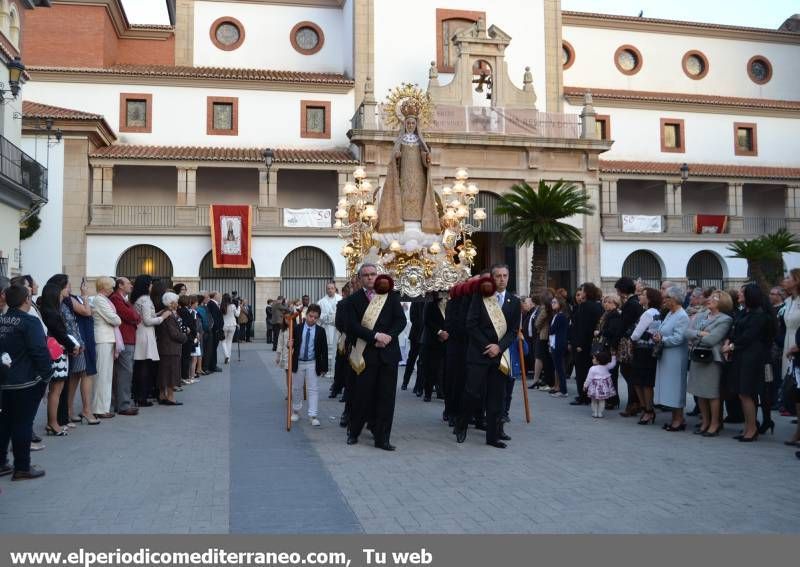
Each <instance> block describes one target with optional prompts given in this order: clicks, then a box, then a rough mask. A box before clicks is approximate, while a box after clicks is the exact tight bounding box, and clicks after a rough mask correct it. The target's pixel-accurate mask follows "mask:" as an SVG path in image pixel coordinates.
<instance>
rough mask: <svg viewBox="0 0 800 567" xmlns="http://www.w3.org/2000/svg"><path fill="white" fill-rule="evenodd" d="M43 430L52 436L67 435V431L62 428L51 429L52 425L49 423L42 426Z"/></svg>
mask: <svg viewBox="0 0 800 567" xmlns="http://www.w3.org/2000/svg"><path fill="white" fill-rule="evenodd" d="M44 432H45V433H46V434H47V435H48V436H50V435H52V436H54V437H66V436H67V435H69V433H67V432H66V431H64V430H63V429H59V430H55V429H53V428H52V427H50V426H49V425H48V426H47V427H45V428H44Z"/></svg>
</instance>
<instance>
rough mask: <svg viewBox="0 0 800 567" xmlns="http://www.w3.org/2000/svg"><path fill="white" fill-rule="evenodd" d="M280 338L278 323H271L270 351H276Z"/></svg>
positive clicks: (279, 325)
mask: <svg viewBox="0 0 800 567" xmlns="http://www.w3.org/2000/svg"><path fill="white" fill-rule="evenodd" d="M280 336H281V324H280V323H273V324H272V350H273V351H276V350H278V337H280Z"/></svg>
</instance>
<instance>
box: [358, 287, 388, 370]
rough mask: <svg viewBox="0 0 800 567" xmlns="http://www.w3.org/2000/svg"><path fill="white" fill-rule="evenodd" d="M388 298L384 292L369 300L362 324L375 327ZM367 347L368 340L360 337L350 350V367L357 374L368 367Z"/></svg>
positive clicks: (368, 327) (370, 327)
mask: <svg viewBox="0 0 800 567" xmlns="http://www.w3.org/2000/svg"><path fill="white" fill-rule="evenodd" d="M388 298H389V294H388V293H384V294H382V295H381V294H375V295H374V296H373V297H372V301H370V302H369V306H368V307H367V310H366V311H364V317H362V319H361V325H362V326H364V327H366V328H367V329H369V330H370V331H371V330H372V329H373V328H374V327H375V323H377V321H378V316H379V315H380V314H381V311H382V310H383V306H384V305H385V304H386V300H387V299H388ZM365 348H367V341H365V340H364V339H358V340H357V341H356V346H354V347H353V350H352V351H350V367H351V368H352V369H353V371H354V372H355V373H356V374H361V373H362V372H364V369H365V368H366V367H367V363H366V362H365V361H364V349H365Z"/></svg>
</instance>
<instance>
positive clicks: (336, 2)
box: [205, 0, 345, 8]
mask: <svg viewBox="0 0 800 567" xmlns="http://www.w3.org/2000/svg"><path fill="white" fill-rule="evenodd" d="M205 1H206V2H225V3H226V4H260V5H262V6H263V5H264V4H275V5H278V6H302V7H307V8H341V7H342V6H344V2H345V0H205Z"/></svg>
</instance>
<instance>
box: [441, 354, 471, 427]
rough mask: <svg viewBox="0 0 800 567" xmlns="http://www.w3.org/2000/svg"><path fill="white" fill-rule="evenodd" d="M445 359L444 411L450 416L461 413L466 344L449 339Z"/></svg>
mask: <svg viewBox="0 0 800 567" xmlns="http://www.w3.org/2000/svg"><path fill="white" fill-rule="evenodd" d="M446 345H447V347H446V356H447V358H446V361H445V371H444V376H443V381H444V391H445V398H444V412H445V414H447V415H448V416H450V417H456V416H458V415H459V414H460V413H461V397H462V395H463V393H464V383H465V381H466V376H465V369H464V359H465V357H466V356H467V353H466V345H465V344H464V343H463V342H462V341H457V340H455V339H452V338H451V339H449V340H448V341H447V343H446Z"/></svg>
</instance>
